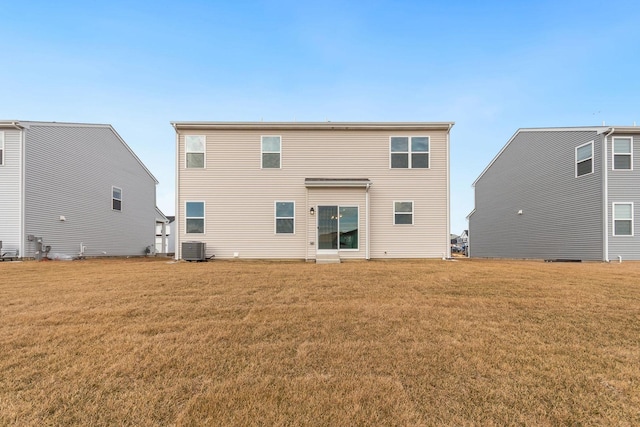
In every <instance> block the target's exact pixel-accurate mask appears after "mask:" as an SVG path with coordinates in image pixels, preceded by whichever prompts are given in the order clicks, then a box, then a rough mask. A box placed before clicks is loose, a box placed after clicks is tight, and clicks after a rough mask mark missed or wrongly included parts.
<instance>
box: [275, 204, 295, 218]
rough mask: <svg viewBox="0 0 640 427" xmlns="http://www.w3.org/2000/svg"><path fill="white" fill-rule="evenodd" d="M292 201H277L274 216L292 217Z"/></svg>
mask: <svg viewBox="0 0 640 427" xmlns="http://www.w3.org/2000/svg"><path fill="white" fill-rule="evenodd" d="M293 216H294V215H293V202H277V203H276V217H278V218H283V217H288V218H293Z"/></svg>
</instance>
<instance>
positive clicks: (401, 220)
mask: <svg viewBox="0 0 640 427" xmlns="http://www.w3.org/2000/svg"><path fill="white" fill-rule="evenodd" d="M395 223H396V224H413V215H411V214H396V222H395Z"/></svg>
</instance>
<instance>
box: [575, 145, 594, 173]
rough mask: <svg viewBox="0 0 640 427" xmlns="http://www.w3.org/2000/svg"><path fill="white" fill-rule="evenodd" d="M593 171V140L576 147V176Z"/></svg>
mask: <svg viewBox="0 0 640 427" xmlns="http://www.w3.org/2000/svg"><path fill="white" fill-rule="evenodd" d="M590 173H593V141H591V142H587V143H586V144H582V145H581V146H579V147H576V177H578V176H582V175H588V174H590Z"/></svg>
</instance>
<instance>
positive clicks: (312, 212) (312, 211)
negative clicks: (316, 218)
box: [309, 206, 316, 215]
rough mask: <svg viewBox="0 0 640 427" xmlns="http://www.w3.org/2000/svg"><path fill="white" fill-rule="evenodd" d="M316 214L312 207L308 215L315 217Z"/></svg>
mask: <svg viewBox="0 0 640 427" xmlns="http://www.w3.org/2000/svg"><path fill="white" fill-rule="evenodd" d="M315 214H316V210H315V209H314V208H313V206H311V209H309V215H315Z"/></svg>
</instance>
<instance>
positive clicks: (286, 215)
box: [276, 202, 296, 234]
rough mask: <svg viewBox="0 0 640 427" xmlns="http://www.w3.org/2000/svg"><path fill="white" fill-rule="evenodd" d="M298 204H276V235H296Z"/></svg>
mask: <svg viewBox="0 0 640 427" xmlns="http://www.w3.org/2000/svg"><path fill="white" fill-rule="evenodd" d="M295 212H296V204H295V203H294V202H276V234H294V233H295V231H296V227H295Z"/></svg>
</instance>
